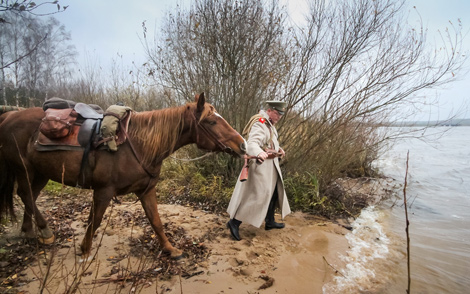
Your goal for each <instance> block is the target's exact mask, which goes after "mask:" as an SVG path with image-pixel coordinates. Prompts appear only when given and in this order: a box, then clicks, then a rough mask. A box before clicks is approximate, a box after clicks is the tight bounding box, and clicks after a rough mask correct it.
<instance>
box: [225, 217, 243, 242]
mask: <svg viewBox="0 0 470 294" xmlns="http://www.w3.org/2000/svg"><path fill="white" fill-rule="evenodd" d="M241 223H242V222H241V221H239V220H237V219H234V218H232V219H230V220H229V221H228V223H227V228H229V230H230V234H232V237H233V239H235V240H237V241H240V240H241V238H240V234H239V232H238V227H240V224H241Z"/></svg>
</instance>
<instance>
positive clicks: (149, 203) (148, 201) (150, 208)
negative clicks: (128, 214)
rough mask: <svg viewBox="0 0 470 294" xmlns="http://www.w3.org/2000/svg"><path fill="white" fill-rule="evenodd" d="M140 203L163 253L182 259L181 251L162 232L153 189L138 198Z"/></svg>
mask: <svg viewBox="0 0 470 294" xmlns="http://www.w3.org/2000/svg"><path fill="white" fill-rule="evenodd" d="M140 202H141V203H142V207H143V208H144V211H145V215H146V216H147V218H148V219H149V221H150V224H151V225H152V228H153V230H154V231H155V233H156V234H157V237H158V241H159V242H160V245H161V246H162V248H163V251H165V252H168V253H170V256H171V258H173V259H179V258H181V257H183V251H181V250H179V249H177V248H175V247H173V245H171V243H170V241H168V238H167V236H166V235H165V232H164V230H163V224H162V221H161V219H160V214H159V213H158V203H157V195H156V192H155V188H152V189H150V190H149V191H148V192H147V193H146V194H144V195H141V196H140Z"/></svg>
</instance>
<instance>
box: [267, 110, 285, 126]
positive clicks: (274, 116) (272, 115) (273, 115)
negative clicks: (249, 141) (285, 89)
mask: <svg viewBox="0 0 470 294" xmlns="http://www.w3.org/2000/svg"><path fill="white" fill-rule="evenodd" d="M266 113H267V114H268V116H269V120H270V121H271V123H272V124H273V125H274V124H276V123H277V122H278V121H279V120H280V119H281V117H282V115H281V114H279V112H277V110H275V109H271V108H269V109H268V110H267V111H266Z"/></svg>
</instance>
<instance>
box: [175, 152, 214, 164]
mask: <svg viewBox="0 0 470 294" xmlns="http://www.w3.org/2000/svg"><path fill="white" fill-rule="evenodd" d="M212 154H214V153H213V152H207V153H206V154H204V155H202V156H199V157H196V158H177V157H175V156H173V155H170V157H171V158H172V159H174V160H179V161H184V162H191V161H196V160H200V159H203V158H206V157H208V156H209V155H212Z"/></svg>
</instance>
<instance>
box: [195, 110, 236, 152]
mask: <svg viewBox="0 0 470 294" xmlns="http://www.w3.org/2000/svg"><path fill="white" fill-rule="evenodd" d="M191 114H192V117H193V118H194V124H195V125H196V127H195V128H194V129H195V131H196V143H197V142H199V131H198V129H199V130H200V131H201V132H202V133H204V134H205V135H206V136H207V137H209V138H211V139H212V140H213V141H214V142H215V143H216V145H217V146H218V147H219V148H220V149H221V150H222V151H223V152H227V153H231V152H233V150H232V148H230V147H228V146H227V145H226V144H225V143H226V142H227V141H229V140H231V139H233V138H234V137H236V136H237V135H239V134H238V133H236V132H235V133H236V134H233V135H232V136H230V137H228V138H226V139H225V140H223V141H221V140H219V138H217V137H216V136H215V135H214V133H213V132H211V131H210V130H209V129H207V127H206V126H204V125H203V124H201V123H200V116H199V119H198V118H197V117H196V115H194V113H193V112H192V111H191ZM211 115H216V116H219V117H220V118H221V119H223V120H224V121H225V119H224V118H223V117H222V116H221V115H219V114H218V113H217V112H214V114H211Z"/></svg>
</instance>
